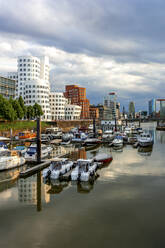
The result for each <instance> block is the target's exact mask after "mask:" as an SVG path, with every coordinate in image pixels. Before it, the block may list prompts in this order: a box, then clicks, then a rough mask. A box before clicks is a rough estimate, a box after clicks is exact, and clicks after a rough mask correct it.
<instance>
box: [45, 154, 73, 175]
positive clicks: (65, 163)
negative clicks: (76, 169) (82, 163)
mask: <svg viewBox="0 0 165 248" xmlns="http://www.w3.org/2000/svg"><path fill="white" fill-rule="evenodd" d="M73 166H74V163H73V162H72V161H69V160H68V159H67V158H53V159H52V162H51V165H50V166H49V167H48V168H46V169H44V170H43V173H42V174H43V178H47V177H50V178H51V179H59V177H60V176H62V175H63V174H65V173H67V172H68V171H70V170H71V169H72V168H73Z"/></svg>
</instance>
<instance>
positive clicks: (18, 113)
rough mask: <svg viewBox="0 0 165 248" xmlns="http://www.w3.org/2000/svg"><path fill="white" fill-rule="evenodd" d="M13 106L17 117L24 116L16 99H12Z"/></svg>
mask: <svg viewBox="0 0 165 248" xmlns="http://www.w3.org/2000/svg"><path fill="white" fill-rule="evenodd" d="M13 107H14V110H15V111H16V113H17V117H18V119H22V118H23V117H24V112H23V110H22V108H21V106H20V104H19V101H18V100H17V99H16V100H14V101H13Z"/></svg>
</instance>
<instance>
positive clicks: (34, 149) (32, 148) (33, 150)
mask: <svg viewBox="0 0 165 248" xmlns="http://www.w3.org/2000/svg"><path fill="white" fill-rule="evenodd" d="M36 151H37V149H36V147H29V148H28V152H32V153H35V152H36Z"/></svg>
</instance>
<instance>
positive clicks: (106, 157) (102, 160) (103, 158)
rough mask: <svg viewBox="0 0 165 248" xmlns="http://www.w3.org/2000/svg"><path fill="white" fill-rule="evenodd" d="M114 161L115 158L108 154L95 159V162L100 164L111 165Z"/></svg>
mask: <svg viewBox="0 0 165 248" xmlns="http://www.w3.org/2000/svg"><path fill="white" fill-rule="evenodd" d="M112 159H113V157H112V156H111V155H108V154H107V153H100V154H98V155H96V156H95V157H94V161H95V162H100V163H110V162H111V161H112Z"/></svg>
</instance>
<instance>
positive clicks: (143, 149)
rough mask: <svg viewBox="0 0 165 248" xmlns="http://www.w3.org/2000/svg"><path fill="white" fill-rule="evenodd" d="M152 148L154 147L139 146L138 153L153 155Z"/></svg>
mask: <svg viewBox="0 0 165 248" xmlns="http://www.w3.org/2000/svg"><path fill="white" fill-rule="evenodd" d="M152 148H153V146H148V147H139V148H138V154H140V155H141V156H151V154H152Z"/></svg>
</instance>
